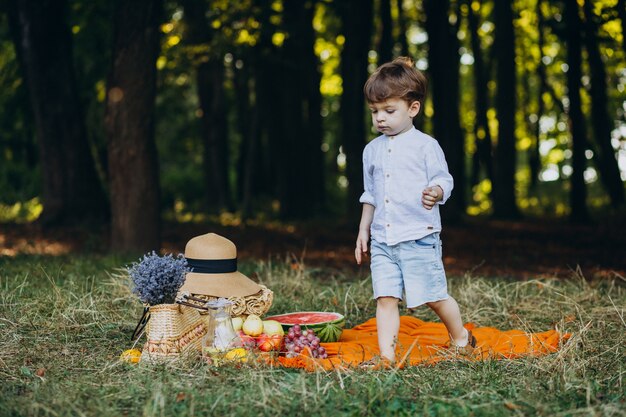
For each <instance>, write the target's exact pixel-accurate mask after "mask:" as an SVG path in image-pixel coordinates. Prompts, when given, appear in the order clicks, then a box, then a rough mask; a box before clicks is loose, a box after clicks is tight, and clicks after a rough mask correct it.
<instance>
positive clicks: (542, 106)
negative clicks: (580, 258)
mask: <svg viewBox="0 0 626 417" xmlns="http://www.w3.org/2000/svg"><path fill="white" fill-rule="evenodd" d="M0 5H1V9H0V10H1V14H0V161H1V162H0V222H2V223H4V224H5V227H6V225H10V224H14V225H15V224H21V223H25V222H26V223H28V222H34V221H36V223H35V224H37V225H39V226H41V227H43V228H44V229H45V228H52V227H58V226H60V227H61V228H63V227H66V228H68V227H75V226H76V225H79V226H81V227H83V225H87V228H94V229H95V228H97V227H101V226H102V227H104V230H106V236H107V248H110V249H112V250H114V251H134V252H139V251H145V250H150V249H154V248H159V247H161V245H162V241H163V223H164V222H165V223H168V222H170V223H176V224H183V223H191V224H197V223H198V222H200V223H202V222H212V223H213V224H219V225H223V226H239V225H271V224H274V223H273V222H276V223H281V224H285V223H284V222H293V221H308V222H317V223H316V224H320V223H326V224H327V225H328V226H327V227H329V228H331V229H332V227H333V225H334V224H336V223H341V222H342V221H343V222H344V224H346V225H347V226H348V229H350V230H351V231H353V230H355V228H356V224H357V222H358V217H359V212H360V205H359V203H358V196H359V195H360V193H361V192H362V187H363V185H362V166H361V152H362V149H363V147H364V146H365V144H366V143H367V141H369V140H371V139H372V138H374V137H375V136H376V135H377V134H376V132H375V131H373V130H372V129H371V122H370V120H369V117H370V116H369V111H368V109H367V107H366V104H365V102H364V99H363V94H362V86H363V84H364V82H365V80H366V79H367V77H368V75H369V74H370V73H371V72H372V71H373V70H374V69H375V68H376V66H377V65H379V64H381V63H383V62H387V61H389V60H391V59H392V58H393V57H395V56H399V55H409V56H411V57H412V58H414V60H415V61H416V66H417V67H418V68H419V69H420V70H422V71H424V72H425V74H426V75H427V77H428V79H429V83H430V86H429V95H428V98H427V101H426V105H425V106H424V111H423V112H422V113H423V114H422V115H421V116H420V117H418V118H417V120H416V125H417V127H418V128H420V129H422V130H424V131H425V132H426V133H428V134H431V135H432V136H434V137H435V138H437V140H438V141H439V142H440V144H441V146H442V147H443V149H444V152H445V153H446V157H447V161H448V164H449V168H450V171H451V173H452V174H453V176H454V178H455V183H456V187H455V193H454V198H452V199H451V200H450V201H449V202H448V203H447V204H446V205H445V207H444V208H443V215H444V221H445V222H446V224H450V225H454V224H468V222H469V223H471V222H472V219H475V218H478V219H482V218H485V219H488V218H492V219H499V220H503V221H505V222H513V221H517V220H519V219H520V218H523V217H524V218H527V219H528V218H530V219H534V220H542V221H544V220H547V221H544V223H543V224H547V223H552V222H553V221H554V220H555V219H557V220H558V219H564V220H570V221H571V222H573V223H578V224H594V223H591V222H592V221H595V222H596V223H595V224H597V223H598V222H599V223H601V224H604V225H606V226H607V228H608V229H609V230H613V231H615V230H616V229H619V228H620V227H621V226H623V225H624V224H626V221H625V220H624V217H625V216H624V181H626V140H625V138H626V91H625V88H626V37H625V36H624V33H626V1H625V0H595V1H590V0H584V1H583V0H580V1H577V0H515V1H489V0H473V1H472V0H456V1H455V0H423V1H409V0H302V1H295V0H283V1H280V0H242V1H237V2H229V1H225V0H210V1H209V0H180V1H171V0H138V1H134V2H123V1H118V2H111V1H104V0H93V1H84V0H66V1H51V0H41V1H34V0H16V1H10V0H3V1H2V2H0ZM329 219H332V220H329ZM504 224H505V225H506V224H509V225H513V224H514V223H504ZM620 225H621V226H620ZM316 227H317V226H316ZM502 227H503V228H511V227H513V226H502ZM523 227H527V225H526V226H523ZM194 230H196V231H197V230H198V229H197V228H195V229H194ZM318 230H319V229H318ZM478 230H480V229H478ZM572 230H575V229H572ZM584 230H585V231H586V230H588V229H584ZM22 232H23V229H18V232H16V233H17V234H19V233H22ZM329 232H330V231H329ZM559 233H560V232H559ZM572 233H578V232H572ZM583 233H585V232H583ZM562 235H563V238H564V239H569V238H570V235H568V234H566V233H565V234H562ZM5 239H6V238H5ZM350 239H353V237H350ZM533 239H536V237H534V238H533ZM109 240H110V241H109ZM4 243H5V245H6V244H7V242H4ZM459 243H460V245H461V244H462V242H459ZM623 243H624V242H623V241H621V243H620V244H623ZM617 249H619V248H617ZM611 256H612V255H606V258H608V257H611Z"/></svg>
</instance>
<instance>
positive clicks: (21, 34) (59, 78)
mask: <svg viewBox="0 0 626 417" xmlns="http://www.w3.org/2000/svg"><path fill="white" fill-rule="evenodd" d="M7 6H8V12H9V13H8V15H9V22H10V26H11V32H12V36H13V38H14V41H15V47H16V48H15V49H16V51H17V54H18V56H19V58H20V63H21V67H22V72H23V74H24V79H25V81H26V84H27V86H28V91H29V94H30V103H31V107H32V110H33V114H34V119H35V124H36V134H37V140H38V144H39V160H40V164H41V168H42V177H43V192H42V199H43V205H44V211H43V213H42V215H41V217H40V221H41V223H42V224H44V225H55V224H72V223H77V222H78V223H80V222H81V221H85V220H96V221H102V220H104V219H105V218H106V216H107V213H108V210H107V203H106V198H105V194H104V190H103V187H102V185H101V183H100V181H99V179H98V176H97V174H96V170H95V167H94V160H93V158H92V155H91V152H90V149H89V144H88V141H87V132H86V129H85V122H84V115H83V112H82V107H81V104H80V102H79V99H78V93H77V88H76V77H75V73H74V68H73V56H72V34H71V32H70V30H69V28H68V26H67V22H66V17H67V16H66V14H67V6H66V3H65V1H62V0H61V1H52V0H41V1H34V0H16V1H9V2H7Z"/></svg>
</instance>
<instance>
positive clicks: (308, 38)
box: [279, 0, 323, 218]
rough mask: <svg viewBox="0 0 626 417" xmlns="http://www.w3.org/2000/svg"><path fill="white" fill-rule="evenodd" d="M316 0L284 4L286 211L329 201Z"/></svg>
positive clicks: (309, 209)
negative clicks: (324, 180)
mask: <svg viewBox="0 0 626 417" xmlns="http://www.w3.org/2000/svg"><path fill="white" fill-rule="evenodd" d="M314 12H315V1H313V0H308V1H306V2H305V3H304V4H302V2H298V1H294V0H291V1H286V2H285V3H284V12H283V13H284V26H285V30H286V33H287V38H286V39H285V43H284V45H283V55H282V58H283V61H282V67H281V76H282V80H281V84H282V86H283V88H281V91H280V92H279V95H280V97H281V99H282V106H283V107H282V111H283V112H284V115H283V116H281V120H280V122H281V123H280V127H281V129H282V131H283V132H282V134H281V137H282V140H283V142H282V146H281V151H282V155H284V158H283V159H282V160H280V161H279V163H280V164H281V165H282V166H283V167H284V171H283V172H282V175H281V176H280V178H279V180H280V188H279V193H280V194H279V195H280V201H281V212H282V213H281V214H282V216H283V217H285V218H296V217H303V216H308V215H311V214H313V213H314V212H315V211H316V209H319V208H320V203H321V201H322V200H323V184H322V183H321V179H322V178H323V164H322V150H321V145H322V138H321V116H320V110H321V96H320V93H319V85H320V75H319V70H318V66H319V63H318V62H317V57H316V56H315V54H314V43H315V36H314V33H313V16H314Z"/></svg>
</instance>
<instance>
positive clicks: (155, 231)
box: [105, 0, 162, 251]
mask: <svg viewBox="0 0 626 417" xmlns="http://www.w3.org/2000/svg"><path fill="white" fill-rule="evenodd" d="M161 10H162V3H161V0H137V1H135V2H126V1H122V0H119V1H118V3H117V5H116V12H115V21H114V36H113V60H112V68H111V71H110V74H109V77H108V81H107V97H106V115H105V128H106V134H107V140H108V155H109V172H110V175H109V177H110V189H111V216H112V219H111V246H112V249H113V250H116V251H146V250H150V249H158V248H159V246H160V224H161V222H160V206H159V203H160V201H159V173H158V162H157V151H156V144H155V140H154V100H155V95H156V59H157V56H158V51H159V33H158V29H159V19H160V17H161Z"/></svg>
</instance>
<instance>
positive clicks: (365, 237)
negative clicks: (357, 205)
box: [354, 203, 374, 265]
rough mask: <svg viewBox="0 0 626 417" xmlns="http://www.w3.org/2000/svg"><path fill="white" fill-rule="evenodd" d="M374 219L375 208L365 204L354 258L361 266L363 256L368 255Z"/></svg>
mask: <svg viewBox="0 0 626 417" xmlns="http://www.w3.org/2000/svg"><path fill="white" fill-rule="evenodd" d="M373 219H374V206H373V205H371V204H367V203H365V204H363V212H362V213H361V222H360V223H359V235H358V236H357V238H356V249H354V258H355V259H356V263H357V264H359V265H361V260H362V256H363V254H364V253H367V242H368V241H369V240H370V226H371V225H372V220H373Z"/></svg>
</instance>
